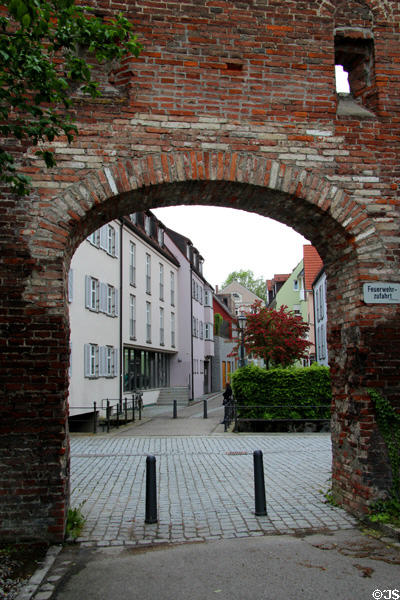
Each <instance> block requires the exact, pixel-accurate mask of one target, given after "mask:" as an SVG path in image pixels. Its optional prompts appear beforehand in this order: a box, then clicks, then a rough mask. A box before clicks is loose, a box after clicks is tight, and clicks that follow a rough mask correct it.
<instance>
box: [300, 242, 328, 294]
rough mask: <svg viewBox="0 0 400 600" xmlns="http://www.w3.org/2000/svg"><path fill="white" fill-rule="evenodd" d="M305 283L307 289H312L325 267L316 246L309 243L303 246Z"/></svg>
mask: <svg viewBox="0 0 400 600" xmlns="http://www.w3.org/2000/svg"><path fill="white" fill-rule="evenodd" d="M303 260H304V285H305V289H306V290H312V284H313V281H314V279H315V277H316V276H317V274H318V273H319V272H320V270H321V269H322V267H323V262H322V259H321V257H320V255H319V254H318V252H317V250H316V248H314V246H311V244H307V245H304V246H303Z"/></svg>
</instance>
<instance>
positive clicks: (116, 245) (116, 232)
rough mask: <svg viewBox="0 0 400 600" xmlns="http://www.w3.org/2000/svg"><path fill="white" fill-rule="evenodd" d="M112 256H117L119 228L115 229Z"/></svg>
mask: <svg viewBox="0 0 400 600" xmlns="http://www.w3.org/2000/svg"><path fill="white" fill-rule="evenodd" d="M114 256H115V257H116V258H118V257H119V229H118V228H116V229H115V242H114Z"/></svg>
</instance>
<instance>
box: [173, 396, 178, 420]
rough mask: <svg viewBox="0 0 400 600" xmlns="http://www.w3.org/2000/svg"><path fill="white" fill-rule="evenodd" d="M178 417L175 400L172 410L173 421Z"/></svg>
mask: <svg viewBox="0 0 400 600" xmlns="http://www.w3.org/2000/svg"><path fill="white" fill-rule="evenodd" d="M177 416H178V402H177V400H174V408H173V416H172V418H173V419H176V418H177Z"/></svg>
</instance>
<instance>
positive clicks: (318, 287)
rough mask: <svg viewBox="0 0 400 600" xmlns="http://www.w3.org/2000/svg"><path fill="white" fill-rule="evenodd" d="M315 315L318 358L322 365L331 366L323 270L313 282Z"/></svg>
mask: <svg viewBox="0 0 400 600" xmlns="http://www.w3.org/2000/svg"><path fill="white" fill-rule="evenodd" d="M313 290H314V315H315V350H316V360H317V362H318V363H319V364H320V365H326V366H329V362H328V344H327V322H328V317H327V304H326V274H325V272H323V273H322V274H321V275H320V276H319V277H318V278H317V279H316V280H315V282H314V284H313Z"/></svg>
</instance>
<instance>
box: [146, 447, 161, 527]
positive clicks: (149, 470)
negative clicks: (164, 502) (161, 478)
mask: <svg viewBox="0 0 400 600" xmlns="http://www.w3.org/2000/svg"><path fill="white" fill-rule="evenodd" d="M157 521H158V519H157V481H156V457H155V456H152V455H150V456H148V457H147V458H146V517H145V523H149V524H151V523H157Z"/></svg>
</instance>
